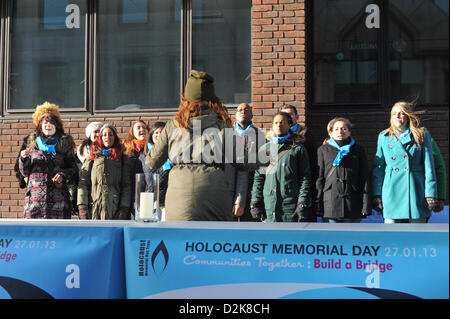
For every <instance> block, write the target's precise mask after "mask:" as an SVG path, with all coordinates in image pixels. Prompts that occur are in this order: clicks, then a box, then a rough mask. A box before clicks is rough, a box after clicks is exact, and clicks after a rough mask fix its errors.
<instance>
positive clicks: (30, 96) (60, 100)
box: [9, 0, 86, 109]
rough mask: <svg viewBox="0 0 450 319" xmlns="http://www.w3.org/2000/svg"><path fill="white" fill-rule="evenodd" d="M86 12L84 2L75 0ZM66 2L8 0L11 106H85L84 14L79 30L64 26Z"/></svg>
mask: <svg viewBox="0 0 450 319" xmlns="http://www.w3.org/2000/svg"><path fill="white" fill-rule="evenodd" d="M71 3H72V4H75V5H78V6H79V8H80V11H81V12H85V9H86V0H84V1H83V0H73V1H71ZM66 5H67V4H66V1H64V0H63V1H61V2H59V0H58V1H56V0H53V1H50V0H45V1H36V0H16V1H13V2H12V22H11V69H10V95H9V98H10V103H9V105H10V108H12V109H27V108H35V107H36V105H37V104H39V103H42V102H43V101H52V102H53V103H56V104H58V105H60V106H61V107H62V108H79V107H83V104H84V57H85V52H84V49H85V47H84V43H85V29H84V16H82V15H81V16H80V20H81V21H80V28H76V29H68V28H67V27H66V25H65V23H66V22H65V21H66V17H67V16H68V14H69V13H66V11H65V10H66Z"/></svg>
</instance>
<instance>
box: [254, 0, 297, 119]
mask: <svg viewBox="0 0 450 319" xmlns="http://www.w3.org/2000/svg"><path fill="white" fill-rule="evenodd" d="M304 2H305V1H303V0H253V1H252V4H253V6H252V81H253V82H252V103H253V109H254V111H253V113H254V115H255V118H254V121H255V122H256V123H259V124H260V127H265V128H269V127H270V124H271V122H272V115H273V114H275V113H276V112H277V109H278V108H279V107H280V106H282V105H283V104H292V105H294V106H296V107H297V110H298V112H299V115H300V119H299V121H300V122H302V123H304V122H305V120H306V119H305V94H306V89H305V88H306V85H305V76H306V62H305V59H306V48H305V31H306V28H305V3H304Z"/></svg>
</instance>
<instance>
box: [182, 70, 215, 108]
mask: <svg viewBox="0 0 450 319" xmlns="http://www.w3.org/2000/svg"><path fill="white" fill-rule="evenodd" d="M184 97H185V98H186V100H188V101H190V102H201V101H211V100H213V99H214V98H215V97H216V94H215V92H214V78H213V77H212V76H211V75H209V74H208V73H206V72H200V71H197V70H191V73H190V74H189V79H188V80H187V83H186V86H185V89H184Z"/></svg>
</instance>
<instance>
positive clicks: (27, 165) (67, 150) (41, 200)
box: [19, 133, 78, 219]
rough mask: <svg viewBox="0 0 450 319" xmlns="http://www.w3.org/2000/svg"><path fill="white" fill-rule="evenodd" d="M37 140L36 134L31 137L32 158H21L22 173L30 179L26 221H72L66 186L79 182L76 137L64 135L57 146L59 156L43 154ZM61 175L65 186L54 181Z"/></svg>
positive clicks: (26, 198)
mask: <svg viewBox="0 0 450 319" xmlns="http://www.w3.org/2000/svg"><path fill="white" fill-rule="evenodd" d="M36 138H37V136H36V134H35V133H32V134H31V135H30V136H29V137H28V139H27V148H29V149H30V150H31V152H30V155H29V157H27V158H22V157H20V159H19V171H20V173H21V174H22V175H23V176H24V177H26V178H28V183H27V188H26V193H25V206H24V218H44V219H53V218H55V219H62V218H70V217H71V215H72V203H71V198H70V193H69V189H68V186H67V185H68V183H69V182H70V181H72V180H76V179H78V167H77V164H76V157H75V153H74V148H75V143H74V141H73V138H72V137H71V136H70V135H63V136H61V137H60V138H59V141H58V144H57V145H56V155H53V154H52V153H47V152H43V151H41V150H40V149H39V147H38V146H37V142H36ZM58 173H59V174H61V175H63V176H64V177H63V182H62V183H54V182H53V181H52V178H53V177H54V176H55V175H56V174H58Z"/></svg>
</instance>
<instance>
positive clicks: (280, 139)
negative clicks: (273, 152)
mask: <svg viewBox="0 0 450 319" xmlns="http://www.w3.org/2000/svg"><path fill="white" fill-rule="evenodd" d="M290 136H291V133H287V134H286V135H285V136H280V137H279V136H275V134H273V132H270V139H271V140H272V142H273V143H275V144H280V143H284V142H285V141H286V140H287V139H288V138H289V137H290Z"/></svg>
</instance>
